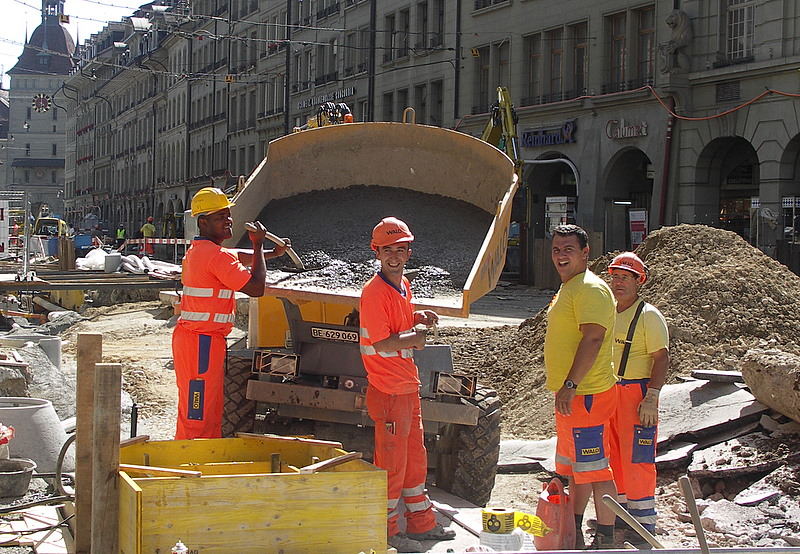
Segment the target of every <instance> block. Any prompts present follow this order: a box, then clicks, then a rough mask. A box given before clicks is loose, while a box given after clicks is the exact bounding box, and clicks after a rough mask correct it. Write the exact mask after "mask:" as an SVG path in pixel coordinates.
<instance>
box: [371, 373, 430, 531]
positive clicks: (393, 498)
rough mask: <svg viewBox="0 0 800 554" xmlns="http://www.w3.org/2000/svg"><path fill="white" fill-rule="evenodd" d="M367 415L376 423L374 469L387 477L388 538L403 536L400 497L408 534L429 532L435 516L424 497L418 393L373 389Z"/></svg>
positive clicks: (425, 469) (424, 455)
mask: <svg viewBox="0 0 800 554" xmlns="http://www.w3.org/2000/svg"><path fill="white" fill-rule="evenodd" d="M367 411H368V412H369V417H370V418H371V419H372V421H374V422H375V465H376V466H378V467H379V468H381V469H385V470H386V473H387V476H386V478H387V482H388V492H387V506H386V509H387V514H388V515H387V518H388V523H387V534H388V535H389V536H390V537H391V536H394V535H396V534H398V533H399V532H400V528H399V526H398V524H397V522H398V519H399V515H400V511H399V507H400V497H402V498H403V502H404V503H405V506H406V513H405V517H406V532H407V533H425V532H426V531H430V530H431V529H433V527H434V526H435V525H436V516H435V515H434V513H433V505H432V504H431V501H430V499H429V498H428V495H427V494H426V493H425V477H426V476H427V473H428V452H427V451H426V450H425V439H424V433H423V431H422V411H421V409H420V402H419V393H417V392H414V393H411V394H386V393H384V392H381V391H379V390H378V389H376V388H375V387H373V386H372V385H370V386H369V387H367Z"/></svg>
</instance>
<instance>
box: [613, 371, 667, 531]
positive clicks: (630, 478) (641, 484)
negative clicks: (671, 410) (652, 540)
mask: <svg viewBox="0 0 800 554" xmlns="http://www.w3.org/2000/svg"><path fill="white" fill-rule="evenodd" d="M649 381H650V380H649V379H622V380H621V381H619V382H618V383H617V390H618V391H619V404H618V405H617V411H616V413H615V414H614V417H613V418H612V420H611V429H612V433H611V467H612V469H613V470H614V482H615V483H616V485H617V496H618V502H619V503H620V504H622V505H623V506H624V507H625V508H627V510H628V512H630V514H631V515H632V516H633V517H634V518H635V519H636V521H638V522H639V523H641V524H642V526H644V528H645V529H647V530H648V531H650V532H654V531H655V528H656V515H657V514H656V500H655V494H656V463H655V460H656V441H657V438H658V434H657V427H656V426H652V427H644V426H643V425H642V422H641V421H640V420H639V403H640V402H641V401H642V399H643V398H644V395H645V394H647V383H648V382H649Z"/></svg>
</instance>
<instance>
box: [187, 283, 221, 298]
mask: <svg viewBox="0 0 800 554" xmlns="http://www.w3.org/2000/svg"><path fill="white" fill-rule="evenodd" d="M183 294H185V295H186V296H197V297H198V298H211V297H212V296H214V289H204V288H200V287H187V286H184V287H183Z"/></svg>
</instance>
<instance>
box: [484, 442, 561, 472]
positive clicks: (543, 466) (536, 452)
mask: <svg viewBox="0 0 800 554" xmlns="http://www.w3.org/2000/svg"><path fill="white" fill-rule="evenodd" d="M555 457H556V438H555V437H553V438H550V439H546V440H540V441H530V440H505V441H501V442H500V459H499V460H498V462H497V470H498V471H499V472H500V473H527V472H530V471H542V470H544V471H548V472H550V473H555V471H556V463H555Z"/></svg>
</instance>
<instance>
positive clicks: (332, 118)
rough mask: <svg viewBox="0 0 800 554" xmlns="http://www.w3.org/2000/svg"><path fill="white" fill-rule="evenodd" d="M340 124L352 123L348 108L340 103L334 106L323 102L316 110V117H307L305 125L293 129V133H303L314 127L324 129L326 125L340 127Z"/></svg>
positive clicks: (351, 114)
mask: <svg viewBox="0 0 800 554" xmlns="http://www.w3.org/2000/svg"><path fill="white" fill-rule="evenodd" d="M342 123H353V112H351V111H350V107H349V106H348V105H347V104H345V103H343V102H341V103H339V104H336V103H334V102H325V103H324V104H321V105H320V106H319V108H317V115H315V116H314V117H309V118H308V121H307V122H306V124H305V125H303V126H301V127H295V128H294V129H292V131H293V132H295V133H297V132H299V131H305V130H306V129H314V128H316V127H325V126H328V125H340V124H342Z"/></svg>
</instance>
